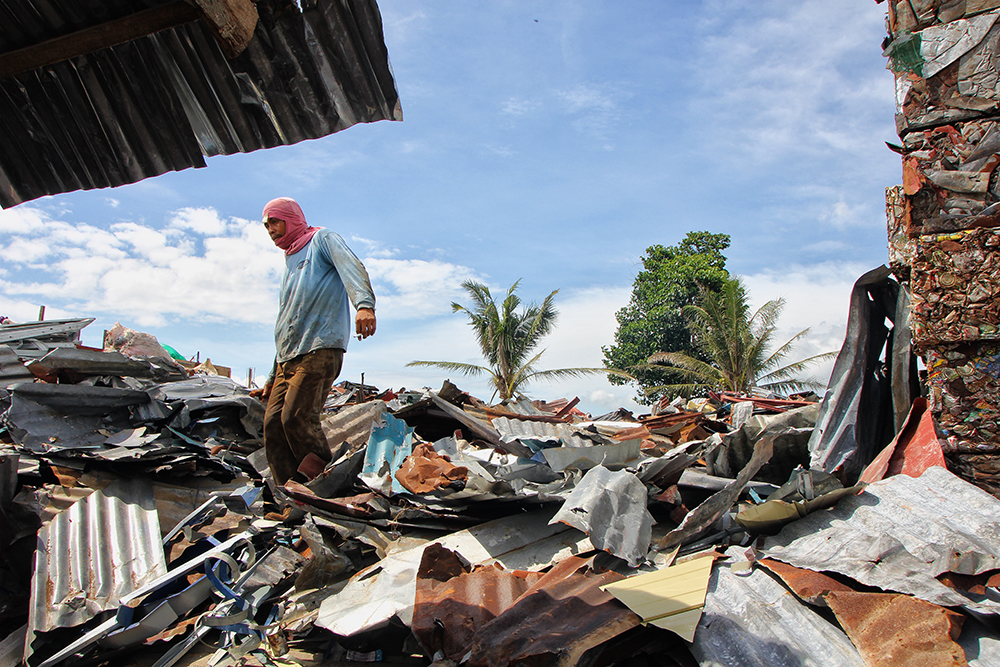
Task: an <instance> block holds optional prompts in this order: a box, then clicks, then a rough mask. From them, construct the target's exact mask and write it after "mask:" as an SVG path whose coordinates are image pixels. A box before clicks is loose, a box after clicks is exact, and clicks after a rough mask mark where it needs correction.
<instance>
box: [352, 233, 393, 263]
mask: <svg viewBox="0 0 1000 667" xmlns="http://www.w3.org/2000/svg"><path fill="white" fill-rule="evenodd" d="M351 241H352V242H354V243H360V244H361V245H363V246H364V247H365V250H363V251H362V252H360V253H356V254H363V255H365V256H366V257H378V258H380V259H388V258H390V257H395V256H396V255H398V254H399V250H397V249H396V248H387V247H385V246H383V245H382V243H381V242H379V241H373V240H371V239H366V238H365V237H363V236H358V235H357V234H354V235H352V236H351Z"/></svg>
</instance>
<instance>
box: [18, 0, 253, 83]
mask: <svg viewBox="0 0 1000 667" xmlns="http://www.w3.org/2000/svg"><path fill="white" fill-rule="evenodd" d="M255 13H256V11H255ZM199 18H200V15H199V12H198V9H196V8H195V7H193V6H191V5H189V4H188V3H186V2H182V1H180V0H178V1H177V2H171V3H168V4H166V5H161V6H159V7H154V8H152V9H146V10H143V11H141V12H137V13H135V14H131V15H129V16H124V17H122V18H120V19H115V20H114V21H108V22H107V23H102V24H101V25H96V26H93V27H90V28H86V29H84V30H79V31H77V32H74V33H71V34H69V35H63V36H62V37H56V38H55V39H50V40H48V41H45V42H42V43H40V44H35V45H32V46H27V47H25V48H23V49H17V50H15V51H8V52H7V53H3V54H0V79H2V78H4V77H8V76H13V75H15V74H22V73H24V72H30V71H31V70H33V69H37V68H39V67H45V66H46V65H53V64H55V63H58V62H62V61H63V60H68V59H69V58H73V57H74V56H79V55H83V54H85V53H93V52H94V51H99V50H101V49H105V48H108V47H110V46H115V45H118V44H124V43H125V42H130V41H132V40H134V39H138V38H139V37H145V36H146V35H151V34H153V33H154V32H159V31H161V30H166V29H168V28H174V27H176V26H179V25H183V24H185V23H190V22H192V21H197V20H198V19H199Z"/></svg>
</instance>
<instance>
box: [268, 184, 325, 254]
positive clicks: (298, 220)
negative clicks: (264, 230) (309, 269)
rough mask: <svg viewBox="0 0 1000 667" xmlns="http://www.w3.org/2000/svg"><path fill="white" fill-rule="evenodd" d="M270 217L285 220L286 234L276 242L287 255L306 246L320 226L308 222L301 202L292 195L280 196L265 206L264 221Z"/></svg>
mask: <svg viewBox="0 0 1000 667" xmlns="http://www.w3.org/2000/svg"><path fill="white" fill-rule="evenodd" d="M268 218H278V219H279V220H284V221H285V234H284V236H281V237H279V238H278V240H277V241H275V242H274V244H275V245H276V246H278V247H279V248H281V249H282V250H284V251H285V255H294V254H295V253H297V252H298V251H300V250H302V249H303V248H305V247H306V244H307V243H309V241H310V240H311V239H312V237H313V234H315V233H316V232H318V231H319V227H310V226H308V225H307V224H306V216H305V214H304V213H302V208H301V207H300V206H299V203H298V202H297V201H295V200H294V199H292V198H290V197H278V198H277V199H272V200H271V201H269V202H267V204H266V205H265V206H264V222H267V219H268Z"/></svg>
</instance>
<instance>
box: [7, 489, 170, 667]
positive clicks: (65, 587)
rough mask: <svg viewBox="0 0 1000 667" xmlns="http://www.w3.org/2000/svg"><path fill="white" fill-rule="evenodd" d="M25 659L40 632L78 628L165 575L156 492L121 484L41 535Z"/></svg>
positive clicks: (77, 507) (74, 509)
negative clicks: (77, 626) (155, 498)
mask: <svg viewBox="0 0 1000 667" xmlns="http://www.w3.org/2000/svg"><path fill="white" fill-rule="evenodd" d="M38 541H39V546H38V549H37V550H36V551H35V572H34V577H33V579H32V594H31V606H30V607H29V609H28V612H29V617H28V626H29V631H28V638H27V639H26V641H25V656H26V657H27V656H28V655H29V654H30V653H31V643H32V641H34V638H35V635H36V634H37V633H39V632H47V631H49V630H52V629H54V628H60V627H73V626H76V625H79V624H81V623H84V622H86V621H88V620H90V619H91V618H92V617H93V616H94V615H95V614H97V613H99V612H101V611H105V610H107V609H112V608H114V607H116V606H118V603H119V600H120V599H121V598H123V597H125V596H126V595H127V594H129V593H131V592H132V591H134V590H137V589H139V588H141V587H142V586H144V585H146V584H148V583H150V582H152V581H154V580H156V579H157V578H159V577H161V576H163V575H165V574H166V571H167V566H166V562H165V560H164V555H163V546H162V544H161V542H160V523H159V518H158V516H157V513H156V504H155V501H154V499H153V486H152V485H151V484H150V483H149V482H148V481H147V480H145V479H141V478H135V479H120V480H118V481H115V482H113V483H112V484H111V485H109V486H108V487H107V488H105V489H104V490H103V491H95V492H94V493H92V494H90V495H89V496H87V497H86V498H84V499H82V500H80V501H78V502H76V503H75V504H73V505H72V506H70V507H69V508H68V509H65V510H63V511H62V512H60V513H59V514H58V515H56V517H55V518H54V519H52V521H50V522H49V523H47V524H46V525H44V526H43V527H42V528H41V529H40V530H39V532H38Z"/></svg>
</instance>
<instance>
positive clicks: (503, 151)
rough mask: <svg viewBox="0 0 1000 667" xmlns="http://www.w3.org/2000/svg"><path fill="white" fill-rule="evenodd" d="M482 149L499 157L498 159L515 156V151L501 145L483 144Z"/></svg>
mask: <svg viewBox="0 0 1000 667" xmlns="http://www.w3.org/2000/svg"><path fill="white" fill-rule="evenodd" d="M484 148H485V149H486V150H487V151H489V152H490V153H492V154H494V155H499V156H500V157H513V156H515V155H517V151H516V150H514V149H513V148H511V147H510V146H506V145H503V144H485V146H484Z"/></svg>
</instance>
